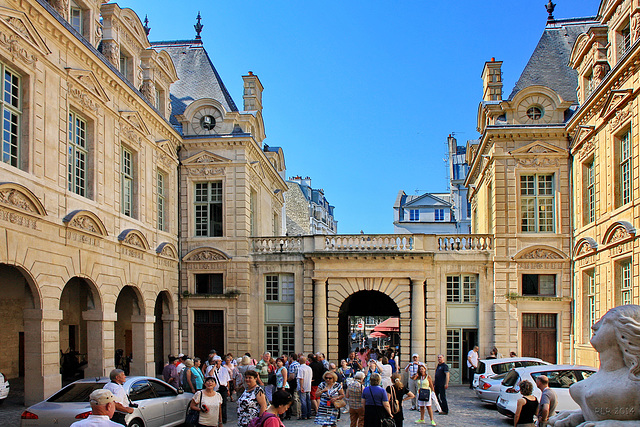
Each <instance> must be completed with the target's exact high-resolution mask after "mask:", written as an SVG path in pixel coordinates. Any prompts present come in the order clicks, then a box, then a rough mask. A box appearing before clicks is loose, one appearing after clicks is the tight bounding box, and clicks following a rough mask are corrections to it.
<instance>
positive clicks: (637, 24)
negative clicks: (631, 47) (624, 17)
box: [630, 13, 640, 43]
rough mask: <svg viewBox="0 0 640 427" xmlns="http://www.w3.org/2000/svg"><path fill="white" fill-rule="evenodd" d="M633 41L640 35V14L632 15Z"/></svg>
mask: <svg viewBox="0 0 640 427" xmlns="http://www.w3.org/2000/svg"><path fill="white" fill-rule="evenodd" d="M630 27H631V43H634V42H635V41H636V40H638V37H640V14H638V13H634V14H633V15H631V25H630Z"/></svg>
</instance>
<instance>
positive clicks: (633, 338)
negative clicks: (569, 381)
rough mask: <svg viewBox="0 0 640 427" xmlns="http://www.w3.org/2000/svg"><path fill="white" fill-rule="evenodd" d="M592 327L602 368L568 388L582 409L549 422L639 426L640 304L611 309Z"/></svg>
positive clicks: (559, 425)
mask: <svg viewBox="0 0 640 427" xmlns="http://www.w3.org/2000/svg"><path fill="white" fill-rule="evenodd" d="M591 329H592V330H593V336H592V337H591V345H592V346H593V348H595V349H596V350H597V351H598V354H599V356H600V370H599V371H598V372H596V373H595V374H593V375H591V376H590V377H589V378H587V379H586V380H583V381H580V382H577V383H575V384H573V385H572V386H571V388H570V389H569V393H570V394H571V397H572V398H573V400H575V401H576V403H578V405H580V408H581V409H580V410H578V411H564V412H561V413H560V414H558V415H556V416H554V417H552V418H551V419H550V420H549V425H551V426H554V427H575V426H580V427H591V426H594V427H595V426H598V427H605V426H606V427H608V426H620V427H625V426H640V411H639V410H638V408H640V306H638V305H622V306H619V307H615V308H612V309H611V310H609V311H608V312H607V313H606V314H605V315H604V316H602V317H601V318H600V320H598V322H596V324H595V325H593V326H592V328H591Z"/></svg>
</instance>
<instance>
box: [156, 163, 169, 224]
mask: <svg viewBox="0 0 640 427" xmlns="http://www.w3.org/2000/svg"><path fill="white" fill-rule="evenodd" d="M165 183H166V176H165V174H164V173H162V172H161V171H158V172H157V187H158V230H161V231H166V230H167V223H166V216H167V211H166V209H167V200H166V194H167V190H166V188H165Z"/></svg>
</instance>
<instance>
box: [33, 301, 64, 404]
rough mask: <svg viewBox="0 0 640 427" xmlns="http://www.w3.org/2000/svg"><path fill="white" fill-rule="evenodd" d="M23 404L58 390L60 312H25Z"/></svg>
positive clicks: (39, 399)
mask: <svg viewBox="0 0 640 427" xmlns="http://www.w3.org/2000/svg"><path fill="white" fill-rule="evenodd" d="M23 313H24V314H23V318H24V366H25V369H24V383H25V391H24V401H25V405H27V406H29V405H33V404H34V403H37V402H39V401H41V400H43V399H44V398H45V397H47V396H49V395H51V394H53V393H54V392H56V391H58V390H59V389H60V386H61V385H62V378H61V376H60V329H59V328H60V321H61V320H62V315H63V313H62V310H55V309H53V310H40V309H25V310H24V312H23Z"/></svg>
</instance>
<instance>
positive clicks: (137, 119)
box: [120, 111, 151, 136]
mask: <svg viewBox="0 0 640 427" xmlns="http://www.w3.org/2000/svg"><path fill="white" fill-rule="evenodd" d="M120 118H121V122H122V121H125V122H126V123H127V124H129V125H130V126H131V127H132V128H133V129H135V130H136V131H138V132H140V133H141V134H142V135H144V136H148V135H150V134H151V132H150V131H149V128H148V127H147V125H146V124H145V123H144V120H143V119H142V116H140V113H138V112H137V111H120Z"/></svg>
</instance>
